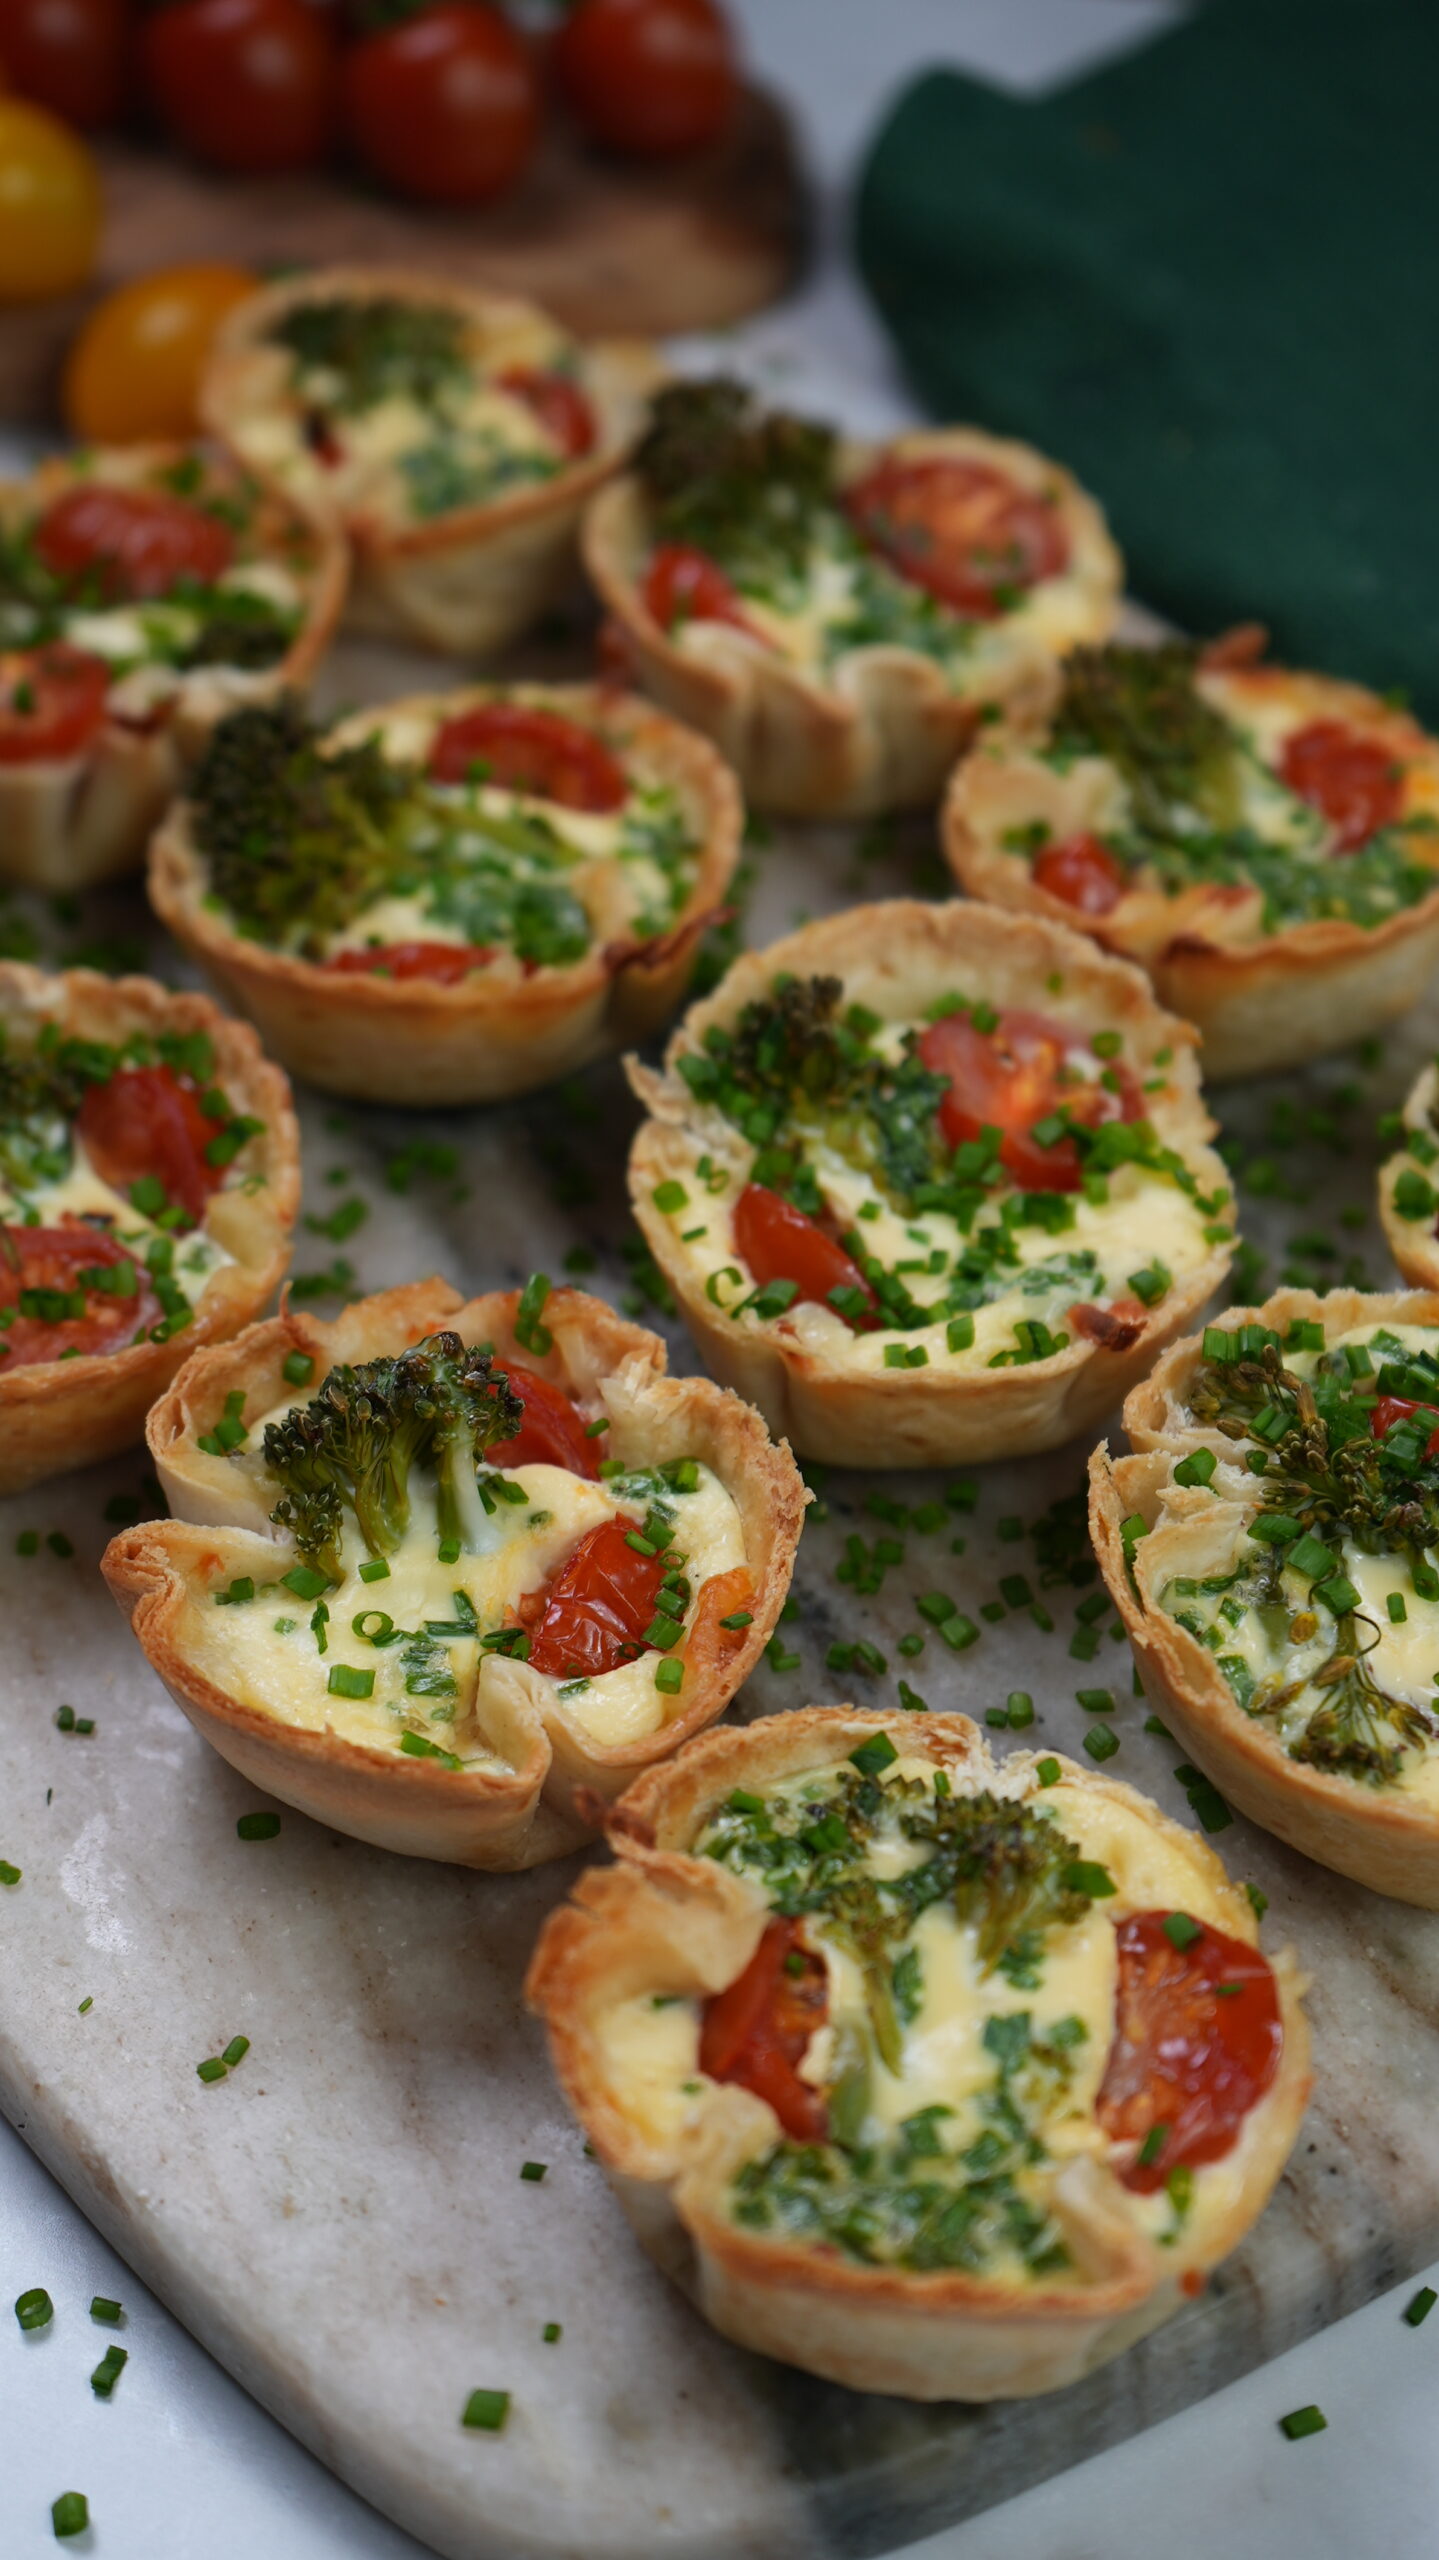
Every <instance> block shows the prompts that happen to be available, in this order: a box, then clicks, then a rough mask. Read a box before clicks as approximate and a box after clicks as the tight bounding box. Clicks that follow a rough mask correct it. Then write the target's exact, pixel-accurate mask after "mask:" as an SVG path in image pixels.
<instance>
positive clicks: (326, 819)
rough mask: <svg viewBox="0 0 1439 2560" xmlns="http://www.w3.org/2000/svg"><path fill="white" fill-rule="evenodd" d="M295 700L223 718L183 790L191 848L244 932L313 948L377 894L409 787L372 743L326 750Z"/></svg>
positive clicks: (394, 858)
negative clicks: (295, 937)
mask: <svg viewBox="0 0 1439 2560" xmlns="http://www.w3.org/2000/svg"><path fill="white" fill-rule="evenodd" d="M319 737H320V731H319V730H318V729H317V727H316V726H315V724H314V722H313V721H311V720H310V719H309V717H308V715H307V714H306V712H305V710H304V708H303V706H302V704H301V703H300V702H299V701H298V700H297V699H295V697H293V696H287V697H285V698H284V699H283V700H281V701H279V702H275V703H267V704H265V705H263V706H254V707H251V708H249V709H246V710H243V711H235V712H232V713H231V715H230V717H229V719H228V720H222V721H221V723H220V725H219V727H218V728H217V729H216V731H215V733H214V736H213V737H212V738H211V740H210V744H209V746H208V748H207V749H206V751H205V754H204V756H203V757H202V759H201V761H200V764H199V767H198V768H197V771H196V773H195V777H194V780H193V782H192V784H191V803H192V809H193V821H192V823H193V827H194V834H195V842H196V844H197V845H198V847H199V849H200V851H201V853H203V854H204V856H205V858H206V861H207V863H208V865H209V871H210V886H211V889H212V890H213V892H214V894H215V896H216V897H217V898H219V899H220V900H221V902H222V903H223V904H224V905H225V906H226V907H228V909H229V911H230V913H231V915H232V916H233V917H234V919H235V922H236V924H237V925H238V926H239V928H240V930H241V931H242V932H245V933H250V934H253V935H254V936H255V937H256V938H257V939H258V940H260V941H263V942H270V943H276V942H283V941H284V940H285V939H286V937H287V936H289V935H290V934H292V933H293V932H294V931H295V930H296V929H297V928H299V929H301V930H302V933H303V940H302V944H301V948H302V949H303V948H314V947H316V946H318V945H319V944H320V943H321V942H322V941H323V939H324V937H325V935H326V934H328V933H333V932H337V931H339V930H341V929H342V928H343V927H344V926H345V925H346V924H347V923H348V922H349V920H350V918H351V916H352V915H354V914H355V913H356V912H357V911H358V909H359V908H361V907H362V906H365V905H367V904H368V903H369V902H370V901H371V900H372V899H374V898H377V897H379V896H381V895H383V893H384V890H385V888H386V886H387V884H388V882H389V880H390V878H391V876H392V874H393V872H394V870H395V867H396V864H397V862H398V861H399V860H400V859H401V858H402V853H403V843H402V837H403V817H404V812H405V809H406V805H407V803H408V802H409V801H410V799H411V796H412V793H413V791H414V788H415V780H416V777H415V774H414V771H413V768H412V767H410V766H409V765H406V764H402V763H398V762H394V761H392V760H390V759H388V758H387V757H386V756H385V754H384V753H383V751H382V749H381V747H380V745H379V742H378V740H377V739H373V738H367V739H365V740H364V741H363V742H362V743H361V744H360V745H359V746H354V747H345V748H342V749H340V750H339V751H338V752H337V753H335V754H333V755H325V754H322V753H321V751H320V747H319V744H318V741H319Z"/></svg>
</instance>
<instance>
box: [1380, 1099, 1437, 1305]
mask: <svg viewBox="0 0 1439 2560" xmlns="http://www.w3.org/2000/svg"><path fill="white" fill-rule="evenodd" d="M1436 1111H1439V1063H1431V1064H1430V1065H1429V1066H1427V1067H1426V1068H1425V1069H1424V1071H1423V1074H1422V1075H1420V1076H1419V1077H1418V1078H1417V1079H1416V1081H1415V1083H1414V1085H1413V1086H1412V1087H1411V1089H1410V1091H1409V1093H1408V1094H1407V1095H1406V1097H1405V1101H1404V1108H1403V1112H1402V1114H1401V1117H1402V1119H1403V1122H1404V1127H1405V1129H1406V1131H1413V1132H1414V1133H1415V1134H1416V1135H1418V1136H1419V1137H1420V1139H1421V1141H1422V1140H1427V1139H1428V1138H1429V1136H1430V1133H1431V1131H1432V1129H1433V1126H1434V1117H1435V1113H1436ZM1434 1172H1435V1167H1434V1163H1433V1161H1432V1159H1431V1160H1429V1161H1427V1162H1426V1161H1425V1160H1423V1159H1422V1158H1421V1157H1419V1156H1416V1155H1414V1154H1413V1153H1412V1152H1411V1150H1410V1149H1409V1147H1408V1146H1406V1145H1404V1144H1403V1143H1401V1144H1400V1145H1399V1146H1397V1147H1396V1148H1395V1151H1394V1153H1393V1154H1392V1155H1391V1156H1387V1157H1386V1158H1385V1160H1384V1162H1383V1163H1382V1164H1381V1165H1380V1167H1379V1223H1380V1225H1381V1226H1382V1227H1383V1229H1384V1238H1385V1242H1386V1243H1387V1245H1388V1247H1389V1250H1390V1252H1391V1253H1392V1254H1393V1256H1394V1260H1395V1263H1396V1265H1397V1267H1398V1269H1399V1272H1400V1275H1401V1277H1402V1278H1403V1279H1404V1280H1405V1281H1407V1283H1408V1285H1409V1287H1410V1288H1411V1289H1439V1229H1436V1220H1435V1213H1434V1211H1433V1210H1432V1209H1431V1210H1429V1211H1427V1212H1426V1214H1425V1215H1424V1216H1423V1217H1422V1218H1404V1217H1401V1216H1400V1214H1399V1211H1398V1209H1397V1208H1396V1207H1395V1204H1394V1186H1395V1184H1396V1183H1397V1181H1398V1180H1399V1177H1400V1175H1401V1174H1402V1173H1411V1174H1418V1175H1419V1177H1420V1179H1421V1180H1422V1181H1424V1182H1427V1183H1428V1184H1429V1186H1430V1188H1431V1190H1433V1189H1439V1185H1436V1183H1435V1181H1434Z"/></svg>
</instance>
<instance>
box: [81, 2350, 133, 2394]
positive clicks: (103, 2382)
mask: <svg viewBox="0 0 1439 2560" xmlns="http://www.w3.org/2000/svg"><path fill="white" fill-rule="evenodd" d="M129 2361H130V2355H129V2350H128V2348H126V2347H107V2348H106V2349H105V2352H104V2354H103V2355H102V2357H101V2358H100V2361H99V2363H98V2364H97V2365H96V2367H95V2370H94V2372H93V2373H92V2374H91V2376H90V2388H91V2390H92V2391H93V2392H94V2394H95V2397H96V2399H97V2400H108V2399H109V2398H110V2395H111V2393H112V2392H113V2391H114V2388H115V2385H116V2383H117V2382H118V2381H119V2379H120V2376H121V2374H122V2373H123V2372H124V2370H125V2367H126V2365H127V2364H128V2363H129Z"/></svg>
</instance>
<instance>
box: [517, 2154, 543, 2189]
mask: <svg viewBox="0 0 1439 2560" xmlns="http://www.w3.org/2000/svg"><path fill="white" fill-rule="evenodd" d="M548 2167H549V2162H548V2161H547V2160H527V2161H526V2162H525V2164H524V2166H523V2168H522V2169H521V2171H520V2176H521V2177H522V2178H523V2179H524V2181H525V2183H526V2185H527V2186H531V2187H537V2186H538V2185H539V2183H540V2180H541V2179H542V2178H543V2176H544V2174H545V2171H546V2169H547V2168H548Z"/></svg>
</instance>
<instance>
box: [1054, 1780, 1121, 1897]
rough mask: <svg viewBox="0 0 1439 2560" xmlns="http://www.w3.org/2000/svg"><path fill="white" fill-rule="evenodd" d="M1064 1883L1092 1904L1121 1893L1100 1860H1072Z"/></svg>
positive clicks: (1065, 1871)
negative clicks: (1085, 1894)
mask: <svg viewBox="0 0 1439 2560" xmlns="http://www.w3.org/2000/svg"><path fill="white" fill-rule="evenodd" d="M1041 1765H1043V1764H1041ZM1064 1882H1065V1886H1066V1888H1067V1890H1068V1891H1069V1892H1070V1893H1087V1894H1088V1896H1089V1899H1090V1901H1091V1902H1103V1901H1104V1900H1105V1899H1106V1898H1107V1897H1108V1895H1110V1894H1111V1893H1117V1892H1118V1891H1119V1887H1118V1885H1117V1884H1116V1883H1115V1881H1114V1878H1113V1876H1112V1875H1111V1874H1110V1872H1109V1869H1108V1867H1106V1866H1104V1865H1102V1864H1101V1862H1100V1860H1099V1859H1098V1858H1073V1859H1071V1861H1070V1863H1069V1865H1068V1866H1067V1867H1066V1868H1065V1870H1064Z"/></svg>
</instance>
